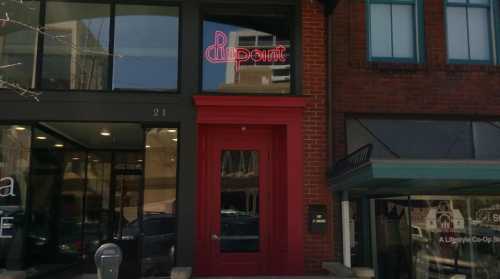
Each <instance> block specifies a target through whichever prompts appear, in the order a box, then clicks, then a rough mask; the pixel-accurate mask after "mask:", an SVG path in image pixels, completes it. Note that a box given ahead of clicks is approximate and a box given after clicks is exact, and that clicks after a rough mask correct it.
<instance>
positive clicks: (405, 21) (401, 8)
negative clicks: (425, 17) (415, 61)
mask: <svg viewBox="0 0 500 279" xmlns="http://www.w3.org/2000/svg"><path fill="white" fill-rule="evenodd" d="M414 26H415V20H414V17H413V6H411V5H392V30H393V33H392V35H393V43H394V57H397V58H413V57H414V56H415V27H414Z"/></svg>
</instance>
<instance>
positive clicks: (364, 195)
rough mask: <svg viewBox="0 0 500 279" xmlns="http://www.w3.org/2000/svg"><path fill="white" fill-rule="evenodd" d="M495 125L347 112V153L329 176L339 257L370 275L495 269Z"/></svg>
mask: <svg viewBox="0 0 500 279" xmlns="http://www.w3.org/2000/svg"><path fill="white" fill-rule="evenodd" d="M499 127H500V126H499V125H498V122H495V121H487V120H481V121H479V120H478V121H471V120H463V119H454V120H446V119H444V120H430V119H387V118H373V117H372V118H369V117H353V118H350V119H348V120H347V121H346V128H347V129H346V131H347V139H348V149H349V151H350V155H349V156H347V157H346V158H345V159H343V160H340V161H339V162H337V164H336V167H335V170H334V173H333V175H332V177H331V186H332V190H334V191H338V192H339V193H342V196H343V198H342V224H343V231H342V236H343V255H344V264H346V265H348V266H370V267H373V268H374V269H375V273H376V275H377V278H453V279H456V278H498V276H500V273H499V270H498V264H499V262H500V253H499V243H500V242H499V240H500V238H499V237H500V231H499V226H498V225H499V224H500V223H499V220H500V219H499V218H498V217H499V216H498V208H499V207H500V203H499V201H500V191H499V190H498V187H499V185H500V163H499V161H498V159H499V158H500V156H499V155H500V154H499V153H498V152H499V150H500V146H499V142H500V141H499V139H500V128H499ZM396 131H397V132H396Z"/></svg>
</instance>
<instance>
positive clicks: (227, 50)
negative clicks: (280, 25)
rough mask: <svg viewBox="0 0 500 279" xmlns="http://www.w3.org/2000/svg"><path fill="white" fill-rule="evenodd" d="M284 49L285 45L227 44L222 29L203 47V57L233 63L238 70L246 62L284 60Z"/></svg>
mask: <svg viewBox="0 0 500 279" xmlns="http://www.w3.org/2000/svg"><path fill="white" fill-rule="evenodd" d="M285 51H286V47H284V46H283V45H277V46H276V47H274V48H270V49H259V48H253V49H248V48H243V47H234V46H228V38H227V35H226V34H225V33H224V32H222V31H215V33H214V43H213V44H211V45H209V46H208V47H207V48H206V49H205V52H204V57H205V59H207V60H208V62H210V63H213V64H221V63H234V67H235V70H236V72H238V71H239V70H240V66H241V65H242V64H245V63H247V62H254V63H260V62H264V63H277V62H281V63H283V62H286V55H285Z"/></svg>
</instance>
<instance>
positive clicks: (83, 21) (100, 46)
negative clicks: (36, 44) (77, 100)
mask: <svg viewBox="0 0 500 279" xmlns="http://www.w3.org/2000/svg"><path fill="white" fill-rule="evenodd" d="M109 9H110V7H109V5H101V4H84V3H59V2H51V1H50V2H48V3H47V16H46V27H47V32H48V33H49V34H50V35H46V36H45V40H44V57H43V74H42V87H43V88H47V89H87V90H103V89H105V88H106V84H107V79H108V78H107V73H108V48H109Z"/></svg>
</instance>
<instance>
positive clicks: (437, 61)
mask: <svg viewBox="0 0 500 279" xmlns="http://www.w3.org/2000/svg"><path fill="white" fill-rule="evenodd" d="M365 8H366V7H365V1H364V0H341V1H339V5H338V6H337V8H336V10H335V12H334V19H333V22H334V36H333V40H334V52H333V55H334V70H333V82H334V85H333V92H334V93H333V94H334V97H333V106H334V115H333V121H334V126H335V130H334V133H335V136H334V137H335V154H336V157H337V158H340V157H342V156H343V155H344V152H345V135H344V117H345V114H346V113H360V114H361V113H375V114H400V115H401V114H406V115H422V114H428V115H429V117H440V116H456V115H460V116H465V117H473V116H475V117H481V116H499V118H500V66H492V65H490V66H484V65H483V66H480V65H448V64H447V53H446V37H445V34H446V33H445V31H446V30H445V19H444V12H445V11H444V8H445V7H444V1H442V0H425V1H424V25H425V41H424V42H425V52H426V60H425V62H424V63H423V64H422V65H411V64H388V63H370V62H368V61H367V48H368V44H367V33H366V22H365V16H366V12H365ZM431 115H432V116H431ZM393 117H398V115H394V116H393Z"/></svg>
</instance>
